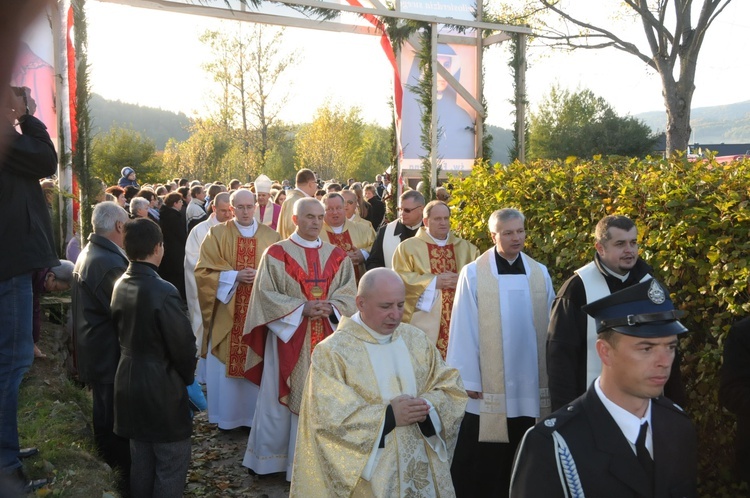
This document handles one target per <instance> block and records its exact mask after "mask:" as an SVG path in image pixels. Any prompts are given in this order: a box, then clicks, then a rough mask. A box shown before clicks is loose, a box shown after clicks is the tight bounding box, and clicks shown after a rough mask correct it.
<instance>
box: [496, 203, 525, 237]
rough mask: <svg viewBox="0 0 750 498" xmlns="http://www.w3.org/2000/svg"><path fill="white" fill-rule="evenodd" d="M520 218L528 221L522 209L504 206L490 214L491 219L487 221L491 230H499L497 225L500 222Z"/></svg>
mask: <svg viewBox="0 0 750 498" xmlns="http://www.w3.org/2000/svg"><path fill="white" fill-rule="evenodd" d="M514 219H518V220H521V221H524V222H525V221H526V217H525V216H524V215H523V213H522V212H521V211H519V210H518V209H513V208H503V209H498V210H497V211H495V212H494V213H492V214H491V215H490V219H489V221H488V222H487V225H488V227H489V229H490V232H493V233H494V232H495V230H497V225H498V224H500V223H505V222H506V221H508V220H514Z"/></svg>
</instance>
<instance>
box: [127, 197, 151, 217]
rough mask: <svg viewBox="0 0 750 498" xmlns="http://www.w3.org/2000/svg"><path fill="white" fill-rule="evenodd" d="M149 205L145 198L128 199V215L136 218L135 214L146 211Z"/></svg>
mask: <svg viewBox="0 0 750 498" xmlns="http://www.w3.org/2000/svg"><path fill="white" fill-rule="evenodd" d="M150 205H151V202H150V201H149V200H148V199H146V198H145V197H133V198H132V199H130V214H132V215H133V216H137V214H136V213H138V210H139V209H143V208H146V209H148V207H149V206H150Z"/></svg>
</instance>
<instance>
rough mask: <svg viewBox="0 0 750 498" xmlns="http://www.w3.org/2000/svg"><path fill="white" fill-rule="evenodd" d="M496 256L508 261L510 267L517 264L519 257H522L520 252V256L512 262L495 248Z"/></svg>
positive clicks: (517, 255)
mask: <svg viewBox="0 0 750 498" xmlns="http://www.w3.org/2000/svg"><path fill="white" fill-rule="evenodd" d="M495 254H497V255H498V256H500V257H501V258H503V259H504V260H505V261H507V262H508V264H509V265H512V264H513V263H515V262H516V260H517V259H518V258H519V257H521V253H520V252H519V253H518V254H516V257H515V258H513V259H512V260H510V259H508V258H506V257H505V256H503V255H502V254H500V253H499V252H498V250H497V247H496V248H495Z"/></svg>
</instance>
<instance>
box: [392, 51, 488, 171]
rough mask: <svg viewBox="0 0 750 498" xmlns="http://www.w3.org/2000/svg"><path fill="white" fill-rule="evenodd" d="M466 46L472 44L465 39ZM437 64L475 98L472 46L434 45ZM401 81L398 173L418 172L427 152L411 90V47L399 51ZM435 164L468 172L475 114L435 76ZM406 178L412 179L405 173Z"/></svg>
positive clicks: (415, 77)
mask: <svg viewBox="0 0 750 498" xmlns="http://www.w3.org/2000/svg"><path fill="white" fill-rule="evenodd" d="M467 43H475V42H474V38H468V37H467ZM437 59H438V63H439V64H441V65H442V66H443V67H444V68H445V69H447V70H448V71H449V72H450V73H451V74H452V75H453V77H454V78H456V79H457V80H458V81H459V82H460V83H461V85H462V86H463V87H464V88H466V89H467V90H468V91H469V92H470V93H471V94H472V96H474V97H476V64H477V58H476V45H459V44H443V43H441V44H438V48H437ZM401 74H402V81H403V82H404V90H403V95H404V97H403V110H402V114H401V127H400V128H401V136H400V145H401V170H402V172H405V173H407V172H409V171H419V170H420V169H421V164H422V158H423V157H425V156H426V154H427V152H426V150H425V149H424V147H422V139H421V134H422V111H423V110H422V107H421V105H420V104H419V102H418V100H417V96H416V95H415V93H414V91H413V87H415V86H416V85H418V84H419V79H420V71H419V61H418V60H417V58H416V57H415V52H414V48H413V47H412V46H411V45H410V44H408V43H407V44H405V45H404V46H403V47H402V50H401ZM437 96H438V97H437V98H438V101H437V113H438V164H439V167H440V170H441V172H454V173H455V172H470V171H471V168H472V166H473V164H474V159H475V129H476V128H475V123H476V118H477V113H476V111H475V110H474V109H473V108H472V107H471V106H470V105H469V103H468V102H466V101H465V100H464V99H463V98H462V97H461V96H460V95H458V94H457V93H456V90H454V89H453V88H452V87H451V86H450V85H449V84H448V82H447V81H446V80H445V79H443V78H442V77H441V76H440V75H438V77H437ZM407 175H408V176H415V175H414V174H409V173H407Z"/></svg>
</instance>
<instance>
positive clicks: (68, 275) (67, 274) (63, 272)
mask: <svg viewBox="0 0 750 498" xmlns="http://www.w3.org/2000/svg"><path fill="white" fill-rule="evenodd" d="M74 267H75V265H74V264H73V262H72V261H68V260H67V259H61V260H60V264H59V265H58V266H55V267H53V268H50V269H49V273H52V274H54V275H55V280H59V281H60V282H65V283H66V284H68V285H71V284H72V283H73V268H74Z"/></svg>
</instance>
